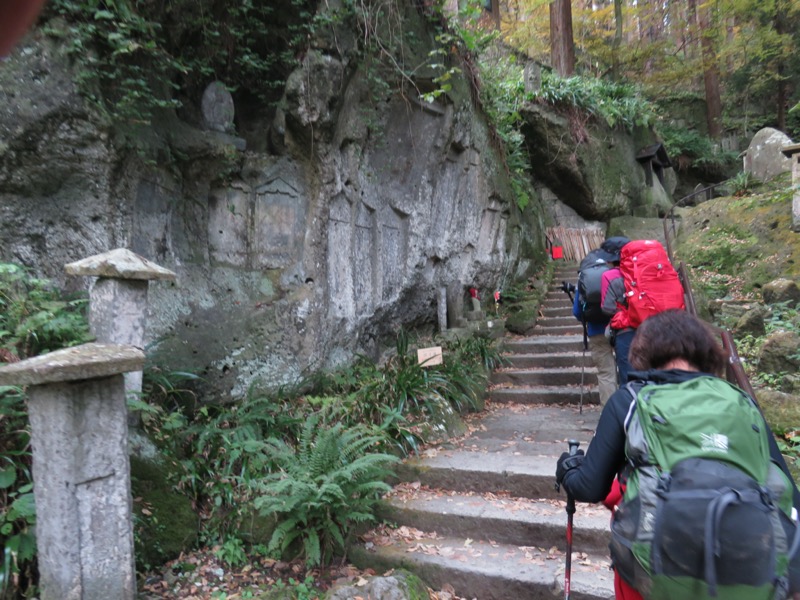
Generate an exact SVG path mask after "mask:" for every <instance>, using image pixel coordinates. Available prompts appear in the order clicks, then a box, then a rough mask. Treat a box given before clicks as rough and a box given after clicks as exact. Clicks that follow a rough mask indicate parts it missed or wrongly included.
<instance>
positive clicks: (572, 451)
mask: <svg viewBox="0 0 800 600" xmlns="http://www.w3.org/2000/svg"><path fill="white" fill-rule="evenodd" d="M567 445H568V446H569V455H570V456H575V455H576V454H577V453H578V447H579V446H580V445H581V443H580V442H579V441H578V440H574V439H570V440H567ZM567 514H568V515H573V514H575V498H573V497H572V494H570V493H569V492H567Z"/></svg>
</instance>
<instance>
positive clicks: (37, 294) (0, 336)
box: [0, 263, 91, 362]
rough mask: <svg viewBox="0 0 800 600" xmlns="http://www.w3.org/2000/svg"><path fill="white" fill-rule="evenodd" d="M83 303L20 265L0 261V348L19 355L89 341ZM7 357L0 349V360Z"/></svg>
mask: <svg viewBox="0 0 800 600" xmlns="http://www.w3.org/2000/svg"><path fill="white" fill-rule="evenodd" d="M87 305H88V301H87V299H86V298H75V299H69V298H63V297H62V296H61V294H60V293H59V292H58V291H56V290H55V289H54V288H53V286H52V284H51V283H50V282H49V281H48V280H46V279H39V278H36V277H33V276H31V275H30V274H29V273H28V272H27V271H26V270H25V268H24V267H21V266H19V265H14V264H3V263H0V349H4V350H6V351H7V352H10V353H11V354H13V355H14V356H16V357H17V358H21V359H22V358H28V357H30V356H36V355H38V354H44V353H45V352H51V351H53V350H57V349H59V348H65V347H68V346H74V345H76V344H81V343H83V342H86V341H89V340H90V339H91V336H90V335H89V324H88V321H87V319H86V309H87ZM9 358H10V357H9V356H8V355H5V356H4V355H3V354H2V353H0V362H4V359H5V362H7V361H8V360H9Z"/></svg>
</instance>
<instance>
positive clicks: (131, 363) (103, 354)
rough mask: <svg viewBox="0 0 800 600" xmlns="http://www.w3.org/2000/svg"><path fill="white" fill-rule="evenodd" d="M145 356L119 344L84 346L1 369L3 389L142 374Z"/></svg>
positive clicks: (59, 351)
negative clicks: (133, 373) (12, 386)
mask: <svg viewBox="0 0 800 600" xmlns="http://www.w3.org/2000/svg"><path fill="white" fill-rule="evenodd" d="M143 367H144V352H142V351H141V350H138V349H137V348H133V347H131V346H119V345H116V344H94V343H93V344H82V345H81V346H75V347H73V348H64V349H63V350H56V351H55V352H49V353H48V354H42V355H40V356H35V357H33V358H28V359H26V360H23V361H20V362H17V363H12V364H10V365H6V366H5V367H2V368H0V385H41V384H45V383H58V382H62V381H79V380H82V379H96V378H100V377H110V376H112V375H117V374H119V373H127V372H129V371H141V370H142V368H143Z"/></svg>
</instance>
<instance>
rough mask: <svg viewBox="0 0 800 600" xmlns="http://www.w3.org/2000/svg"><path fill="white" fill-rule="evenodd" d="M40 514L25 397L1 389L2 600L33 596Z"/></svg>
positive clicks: (14, 390) (13, 390)
mask: <svg viewBox="0 0 800 600" xmlns="http://www.w3.org/2000/svg"><path fill="white" fill-rule="evenodd" d="M35 524H36V511H35V506H34V499H33V479H32V477H31V452H30V430H29V427H28V419H27V411H26V410H25V397H24V396H23V394H22V390H21V389H20V388H17V387H12V386H3V387H0V550H2V556H0V558H1V560H0V598H13V597H15V595H17V594H23V595H26V596H27V595H31V594H32V593H33V590H34V589H35V587H34V571H35V570H34V566H33V559H34V557H35V555H36V540H35V537H34V526H35Z"/></svg>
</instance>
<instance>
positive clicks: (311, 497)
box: [255, 416, 398, 565]
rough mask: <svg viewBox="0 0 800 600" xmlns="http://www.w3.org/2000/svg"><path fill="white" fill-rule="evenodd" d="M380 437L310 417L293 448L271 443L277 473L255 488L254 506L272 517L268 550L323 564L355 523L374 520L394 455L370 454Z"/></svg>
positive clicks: (343, 549)
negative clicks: (275, 525) (324, 422)
mask: <svg viewBox="0 0 800 600" xmlns="http://www.w3.org/2000/svg"><path fill="white" fill-rule="evenodd" d="M381 441H382V440H381V438H380V437H379V436H376V435H374V434H370V433H368V432H367V430H365V429H364V428H361V427H353V428H350V429H346V428H345V427H344V426H343V425H342V424H341V423H337V424H336V425H333V426H332V427H324V426H322V425H321V423H320V419H319V418H318V417H317V416H312V417H310V418H309V419H308V420H307V421H306V423H305V425H304V427H303V430H302V434H301V436H300V439H299V441H298V443H297V446H296V447H292V446H290V445H288V444H287V443H286V442H283V441H272V442H271V444H272V447H273V451H274V462H275V464H277V465H278V466H279V469H280V471H279V472H276V473H272V474H270V475H267V476H266V477H265V478H264V480H263V481H262V482H261V483H260V484H258V486H257V490H258V493H259V494H260V495H259V496H258V497H257V498H256V499H255V507H256V509H257V510H258V511H259V512H260V513H261V514H262V515H263V516H274V517H276V518H277V527H276V528H275V531H274V533H273V535H272V538H271V539H270V542H269V551H270V552H272V553H277V554H280V555H281V556H286V555H289V554H293V553H294V554H296V555H297V556H300V557H304V558H305V561H306V563H307V564H308V565H317V564H328V563H329V562H330V560H331V559H332V558H333V556H334V554H335V553H336V552H337V551H338V552H341V553H342V554H343V555H344V554H345V553H346V546H347V538H348V537H349V535H350V533H351V531H352V529H353V527H354V526H355V525H356V524H358V523H363V522H368V521H372V520H374V518H375V517H374V514H373V512H374V508H375V506H376V504H377V502H378V500H379V498H380V495H381V494H382V493H384V492H386V491H388V490H389V486H388V485H387V484H386V483H385V482H384V479H385V478H386V477H387V476H389V475H390V474H391V469H390V465H392V464H393V463H395V462H397V461H398V459H397V457H395V456H392V455H389V454H384V453H380V452H372V449H373V448H375V447H376V446H377V445H379V444H380V442H381Z"/></svg>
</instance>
